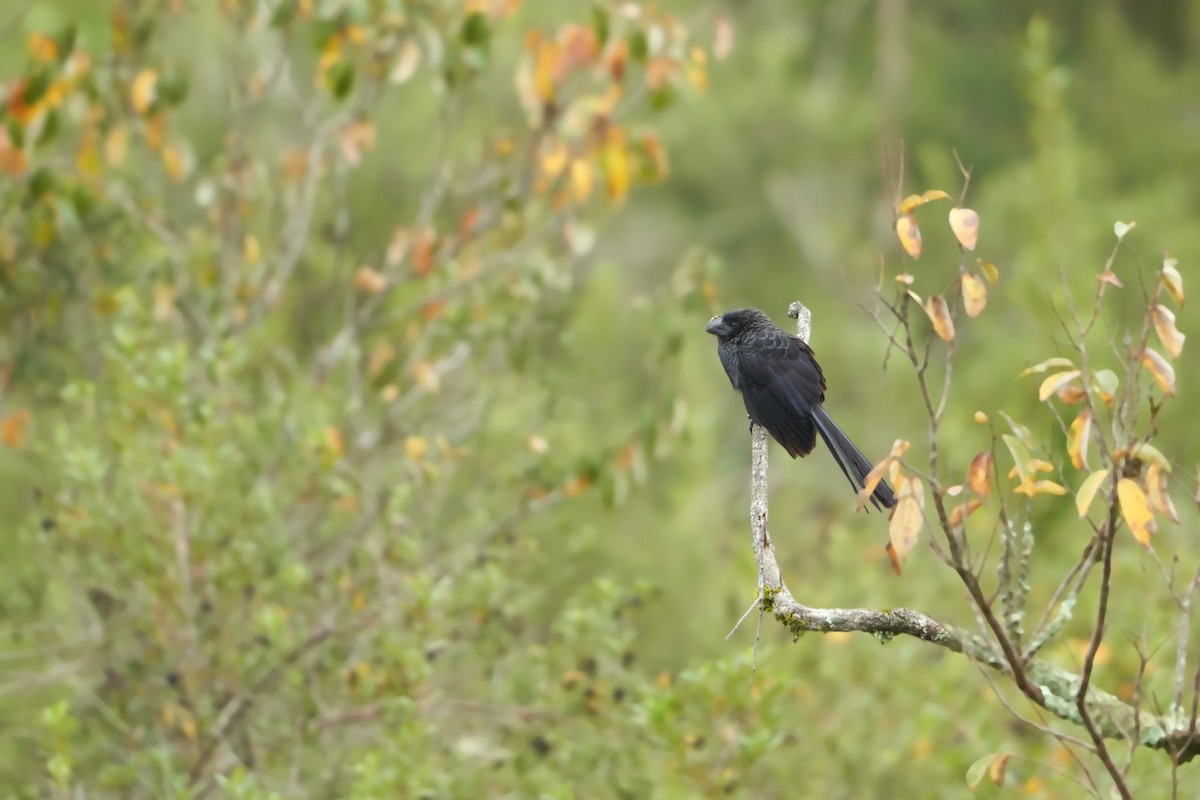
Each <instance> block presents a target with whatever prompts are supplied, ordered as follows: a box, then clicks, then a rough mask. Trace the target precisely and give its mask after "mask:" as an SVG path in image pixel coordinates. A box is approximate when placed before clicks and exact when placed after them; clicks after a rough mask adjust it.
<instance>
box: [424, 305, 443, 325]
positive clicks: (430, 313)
mask: <svg viewBox="0 0 1200 800" xmlns="http://www.w3.org/2000/svg"><path fill="white" fill-rule="evenodd" d="M445 310H446V301H445V300H430V301H429V302H428V303H426V304H425V305H423V306H421V317H422V318H423V319H424V320H425V321H426V322H433V321H434V320H435V319H437V318H438V317H440V316H441V315H442V312H443V311H445Z"/></svg>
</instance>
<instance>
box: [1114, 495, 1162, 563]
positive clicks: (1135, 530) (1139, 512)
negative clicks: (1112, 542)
mask: <svg viewBox="0 0 1200 800" xmlns="http://www.w3.org/2000/svg"><path fill="white" fill-rule="evenodd" d="M1117 497H1119V498H1120V500H1121V516H1122V517H1124V518H1125V524H1126V525H1128V526H1129V532H1130V533H1132V534H1133V538H1135V539H1137V541H1138V544H1140V545H1142V546H1143V547H1149V546H1150V536H1151V534H1153V533H1154V531H1155V529H1156V527H1157V526H1156V525H1155V523H1154V512H1153V511H1151V510H1150V505H1149V504H1148V503H1147V502H1146V494H1145V493H1144V492H1143V491H1142V487H1140V486H1138V485H1137V483H1135V482H1134V481H1133V480H1132V479H1130V478H1122V479H1121V480H1120V481H1119V482H1118V483H1117Z"/></svg>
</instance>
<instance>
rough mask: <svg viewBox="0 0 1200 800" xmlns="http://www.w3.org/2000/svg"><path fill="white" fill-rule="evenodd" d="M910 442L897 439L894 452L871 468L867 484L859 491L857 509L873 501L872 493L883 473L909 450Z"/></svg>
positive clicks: (893, 447)
mask: <svg viewBox="0 0 1200 800" xmlns="http://www.w3.org/2000/svg"><path fill="white" fill-rule="evenodd" d="M908 447H909V444H908V442H907V441H906V440H904V439H897V440H896V441H895V442H893V443H892V452H891V453H889V454H888V455H887V456H885V457H884V459H883V460H882V461H880V462H879V463H878V464H876V465H875V466H874V467H872V468H871V471H870V472H868V473H867V477H866V479H865V480H864V481H863V483H864V484H865V485H864V487H863V488H862V489H860V490H859V492H858V506H857V508H856V510H859V509H862V508H863V507H864V506H866V504H867V503H869V502H870V501H871V495H873V494H875V488H876V487H877V486H879V482H880V481H881V480H883V473H885V472H887V470H888V468H889V467H891V465H892V463H893V462H895V461H897V460H899V459H900V458H901V457H902V456H903V455H904V454H905V453H906V452H908Z"/></svg>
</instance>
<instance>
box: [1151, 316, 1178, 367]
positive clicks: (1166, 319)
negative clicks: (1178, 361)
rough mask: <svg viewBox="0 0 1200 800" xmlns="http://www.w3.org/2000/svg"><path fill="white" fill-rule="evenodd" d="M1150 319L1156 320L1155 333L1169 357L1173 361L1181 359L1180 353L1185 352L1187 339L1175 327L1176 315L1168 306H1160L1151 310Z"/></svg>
mask: <svg viewBox="0 0 1200 800" xmlns="http://www.w3.org/2000/svg"><path fill="white" fill-rule="evenodd" d="M1150 317H1151V319H1153V320H1154V331H1155V333H1157V334H1158V339H1159V341H1161V342H1162V344H1163V347H1164V348H1165V349H1166V351H1167V355H1169V356H1170V357H1171V358H1172V359H1175V358H1179V353H1180V351H1181V350H1183V341H1184V339H1186V338H1187V337H1186V336H1184V335H1183V334H1182V333H1180V332H1179V329H1178V328H1176V327H1175V315H1174V314H1173V313H1171V311H1170V309H1168V308H1167V307H1166V306H1164V305H1161V304H1159V305H1156V306H1155V307H1154V308H1152V309H1150Z"/></svg>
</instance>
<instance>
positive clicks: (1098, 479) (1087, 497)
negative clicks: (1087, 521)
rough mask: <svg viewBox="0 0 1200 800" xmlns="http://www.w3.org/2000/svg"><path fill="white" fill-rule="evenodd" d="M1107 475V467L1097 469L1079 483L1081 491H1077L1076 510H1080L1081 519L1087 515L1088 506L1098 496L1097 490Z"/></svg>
mask: <svg viewBox="0 0 1200 800" xmlns="http://www.w3.org/2000/svg"><path fill="white" fill-rule="evenodd" d="M1107 477H1108V469H1107V468H1105V469H1101V470H1097V471H1096V472H1093V473H1092V474H1091V475H1088V476H1087V478H1085V479H1084V481H1083V483H1081V484H1080V485H1079V491H1077V492H1076V493H1075V510H1076V511H1078V512H1079V518H1080V519H1083V518H1084V517H1086V516H1087V512H1088V507H1089V506H1091V504H1092V500H1093V499H1095V497H1096V492H1097V491H1098V490H1099V489H1100V485H1101V484H1102V483H1104V481H1105V479H1106V478H1107Z"/></svg>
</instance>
